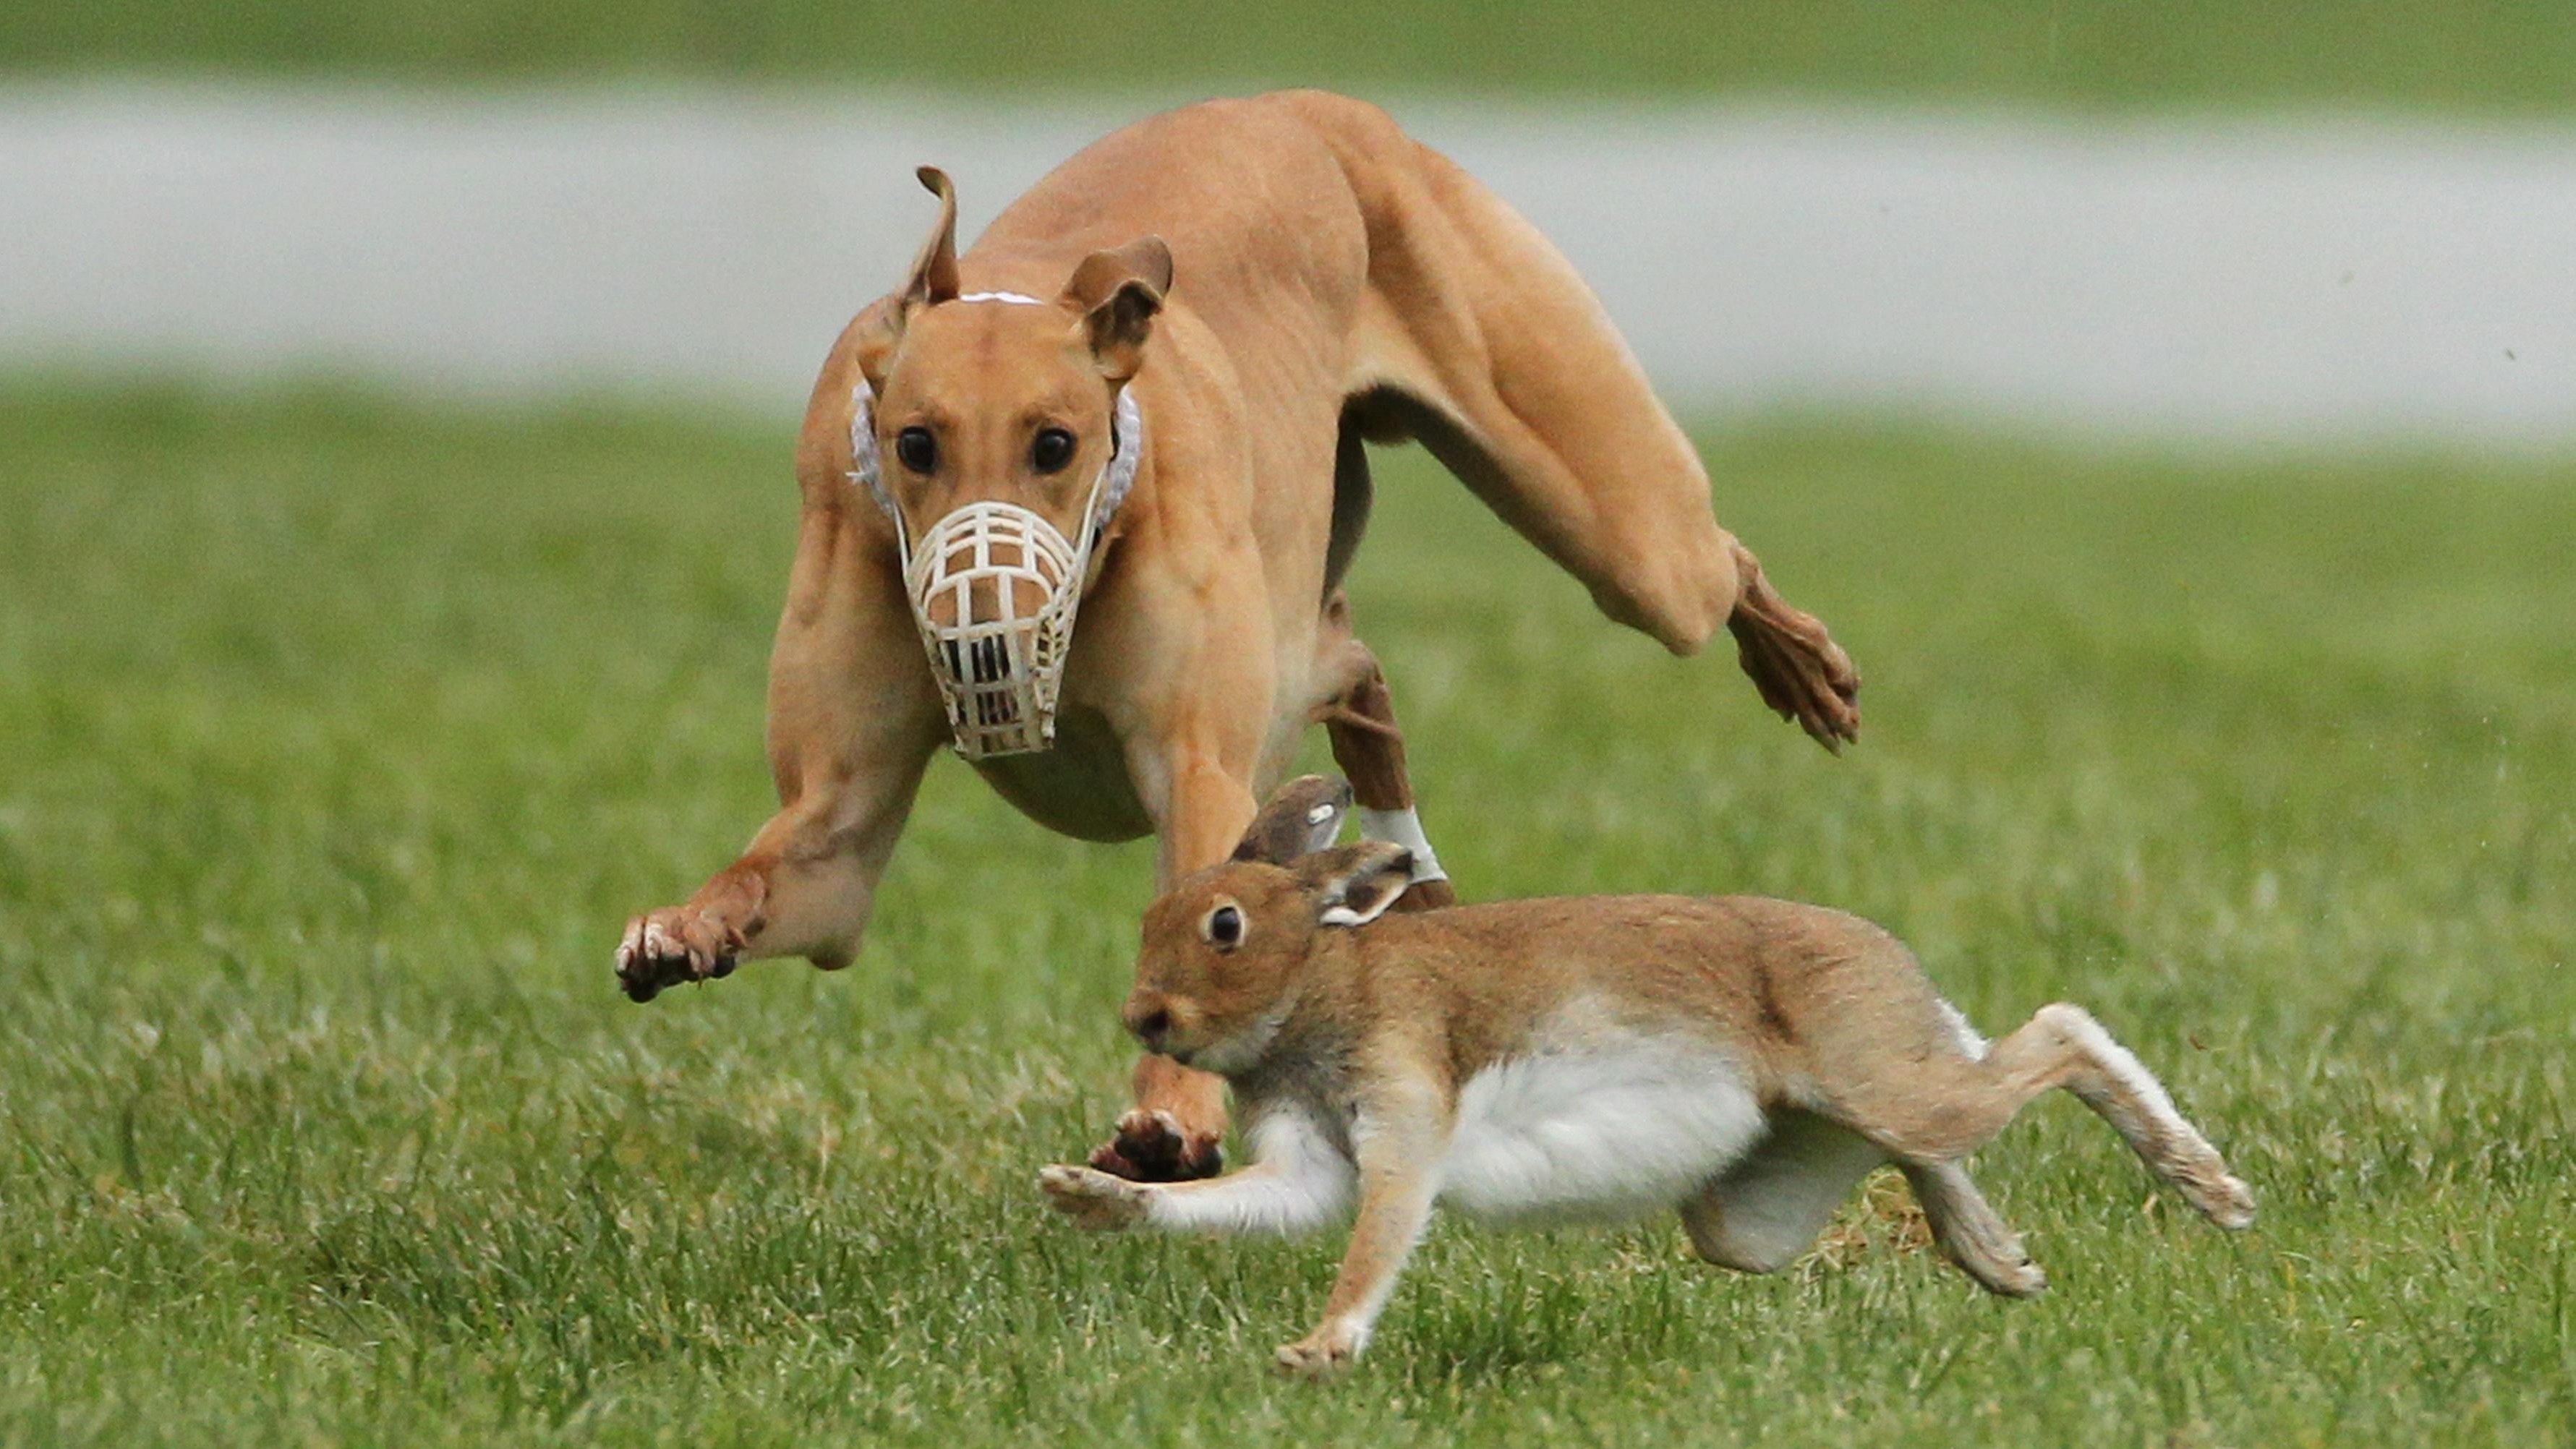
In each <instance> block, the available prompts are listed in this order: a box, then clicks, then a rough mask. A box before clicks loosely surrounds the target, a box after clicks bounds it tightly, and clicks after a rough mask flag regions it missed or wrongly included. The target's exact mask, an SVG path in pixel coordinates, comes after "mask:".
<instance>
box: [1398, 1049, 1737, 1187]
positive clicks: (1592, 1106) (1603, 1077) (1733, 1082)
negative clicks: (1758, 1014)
mask: <svg viewBox="0 0 2576 1449" xmlns="http://www.w3.org/2000/svg"><path fill="white" fill-rule="evenodd" d="M1762 1132H1763V1116H1762V1109H1761V1106H1760V1105H1759V1103H1757V1102H1756V1101H1755V1099H1754V1096H1753V1094H1752V1092H1751V1091H1750V1090H1749V1089H1748V1088H1747V1086H1746V1082H1745V1076H1744V1073H1743V1071H1742V1069H1741V1068H1740V1067H1739V1066H1738V1065H1737V1063H1736V1062H1735V1060H1734V1059H1733V1058H1732V1057H1730V1056H1729V1055H1728V1054H1726V1053H1725V1052H1722V1051H1719V1050H1716V1049H1714V1048H1711V1047H1709V1046H1707V1045H1705V1044H1703V1043H1697V1042H1691V1041H1686V1040H1675V1039H1670V1038H1651V1037H1623V1038H1615V1039H1613V1040H1610V1041H1607V1042H1588V1043H1584V1044H1581V1045H1574V1046H1568V1047H1564V1048H1558V1049H1548V1050H1540V1051H1534V1052H1532V1053H1531V1054H1529V1055H1526V1056H1523V1057H1520V1058H1518V1059H1515V1060H1512V1061H1508V1062H1504V1063H1501V1064H1498V1065H1496V1066H1492V1067H1488V1068H1486V1069H1485V1070H1483V1071H1481V1072H1479V1073H1477V1074H1476V1075H1475V1076H1474V1077H1473V1078H1471V1079H1470V1080H1469V1081H1468V1083H1467V1086H1466V1088H1465V1090H1464V1091H1462V1092H1461V1093H1460V1094H1459V1099H1458V1118H1457V1126H1456V1129H1455V1131H1454V1133H1453V1135H1452V1138H1451V1145H1450V1151H1449V1155H1448V1159H1447V1161H1446V1162H1445V1163H1444V1164H1443V1166H1442V1172H1441V1189H1440V1200H1441V1201H1442V1202H1443V1203H1445V1204H1447V1205H1449V1206H1451V1207H1455V1208H1457V1209H1459V1210H1460V1211H1462V1212H1465V1213H1468V1214H1470V1215H1473V1216H1476V1217H1483V1218H1500V1219H1510V1218H1541V1219H1545V1218H1596V1217H1624V1216H1633V1215H1636V1214H1638V1213H1643V1212H1649V1211H1652V1210H1654V1209H1657V1208H1663V1207H1670V1206H1672V1205H1673V1204H1675V1203H1678V1202H1680V1201H1681V1200H1682V1199H1683V1198H1685V1197H1687V1196H1689V1195H1690V1194H1691V1193H1692V1192H1693V1191H1694V1190H1696V1189H1697V1188H1698V1187H1699V1186H1700V1185H1701V1184H1703V1183H1705V1182H1707V1181H1708V1180H1709V1179H1710V1178H1712V1177H1715V1176H1716V1175H1717V1174H1718V1173H1719V1172H1721V1171H1723V1170H1724V1169H1725V1168H1726V1166H1727V1165H1728V1164H1729V1163H1731V1162H1733V1161H1735V1159H1736V1158H1738V1157H1740V1156H1742V1155H1743V1153H1744V1151H1745V1150H1746V1149H1747V1148H1748V1147H1750V1146H1752V1144H1753V1143H1754V1142H1755V1141H1756V1140H1757V1139H1758V1138H1760V1137H1761V1135H1762Z"/></svg>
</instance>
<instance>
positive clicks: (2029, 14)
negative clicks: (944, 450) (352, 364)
mask: <svg viewBox="0 0 2576 1449" xmlns="http://www.w3.org/2000/svg"><path fill="white" fill-rule="evenodd" d="M67 68H68V69H98V68H110V69H125V68H132V69H143V70H156V71H167V70H177V71H182V72H191V73H203V72H217V73H226V72H229V73H252V74H286V75H303V76H322V77H347V76H352V75H356V76H366V77H373V78H379V79H384V78H393V79H402V80H412V81H423V80H437V81H454V80H495V79H499V80H531V79H548V78H559V77H566V76H585V77H629V78H633V77H664V78H667V77H721V78H727V79H753V80H780V81H793V82H799V83H806V84H822V85H837V84H847V83H851V82H860V81H865V82H874V83H877V84H887V83H893V84H899V85H941V86H994V87H1002V88H1007V89H1010V90H1013V91H1021V90H1026V89H1028V88H1030V87H1036V88H1040V89H1052V90H1076V91H1080V90H1088V89H1093V88H1098V87H1109V88H1112V89H1118V90H1128V91H1142V92H1145V93H1148V94H1151V95H1155V96H1165V97H1190V96H1195V95H1198V94H1202V93H1205V92H1207V91H1210V90H1219V91H1223V90H1241V89H1258V88H1264V87H1269V86H1276V85H1291V84H1295V85H1330V86H1337V87H1342V88H1346V89H1354V90H1357V91H1360V92H1362V93H1365V94H1371V95H1379V96H1383V95H1386V94H1390V93H1400V94H1404V95H1418V94H1421V93H1423V92H1425V91H1431V92H1439V91H1449V90H1460V89H1471V90H1481V91H1490V90H1495V89H1501V90H1505V91H1509V92H1513V93H1516V94H1521V95H1527V96H1534V97H1541V98H1558V99H1564V98H1574V99H1581V98H1587V97H1594V96H1604V95H1607V96H1666V97H1691V96H1712V95H1737V94H1742V93H1744V92H1747V91H1752V92H1766V91H1781V90H1793V91H1802V92H1816V93H1823V94H1828V95H1836V96H1857V97H1869V98H1885V97H1897V98H1909V99H1915V100H1930V101H1946V102H1962V101H1964V102H1970V103H1975V104H1991V103H1997V102H2003V103H2011V102H2040V103H2045V104H2050V105H2059V106H2074V107H2084V108H2091V107H2104V106H2108V107H2123V108H2125V107H2136V106H2184V107H2198V108H2218V109H2231V110H2232V109H2237V108H2242V107H2246V106H2259V105H2264V104H2270V103H2280V102H2290V103H2297V104H2317V105H2325V106H2339V107H2350V106H2361V107H2403V108H2432V109H2455V108H2456V109H2466V110H2470V111H2476V112H2507V113H2510V112H2552V113H2562V114H2563V113H2565V112H2566V111H2568V110H2570V109H2571V108H2576V9H2571V8H2570V7H2568V6H2567V5H2565V4H2562V3H2558V0H2490V3H2481V4H2474V5H2462V4H2457V3H2453V0H2368V3H2364V4H2356V3H2353V0H2267V3H2247V0H1941V3H1927V0H1912V3H1906V4H1889V3H1886V0H1728V3H1724V4H1699V3H1691V0H1620V3H1615V4H1609V5H1603V4H1599V3H1577V0H1510V3H1505V4H1477V5H1457V4H1448V3H1444V0H1309V3H1301V4H1288V5H1281V4H1273V3H1267V0H1200V3H1196V4H1190V5H1166V6H1139V5H1136V4H1133V3H1130V0H949V3H945V4H939V5H895V4H848V3H842V0H558V3H552V4H544V5H529V4H525V3H521V0H437V3H426V0H234V3H228V4H224V5H215V6H209V5H194V4H187V3H182V0H20V3H15V4H12V5H9V6H6V7H0V74H5V73H7V72H10V71H18V72H22V73H24V72H46V71H54V70H61V69H67Z"/></svg>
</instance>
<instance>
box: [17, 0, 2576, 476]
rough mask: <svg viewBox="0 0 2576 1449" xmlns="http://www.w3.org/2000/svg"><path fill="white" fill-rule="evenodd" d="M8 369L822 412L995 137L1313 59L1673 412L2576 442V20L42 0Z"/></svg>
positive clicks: (1020, 167)
mask: <svg viewBox="0 0 2576 1449" xmlns="http://www.w3.org/2000/svg"><path fill="white" fill-rule="evenodd" d="M0 72H5V80H0V198H5V199H6V201H5V208H0V367H5V368H12V369H18V370H27V369H47V368H53V369H61V368H72V369H80V370H102V369H103V370H133V369H141V370H149V371H155V372H159V373H163V374H165V375H166V374H170V373H177V374H182V375H188V376H201V377H206V378H215V379H224V380H238V379H242V378H276V377H293V376H304V377H315V376H327V377H330V378H334V379H341V380H350V379H358V380H364V381H366V382H369V383H372V384H376V385H382V386H386V387H391V388H394V389H397V390H400V391H404V392H406V393H412V392H418V391H421V390H429V391H433V392H436V393H439V394H467V395H474V394H480V395H486V396H491V395H499V396H505V397H522V396H527V395H531V394H535V395H544V394H548V393H557V392H563V391H573V390H595V389H599V388H611V389H637V390H643V391H647V392H660V393H664V394H669V395H678V396H687V397H692V398H698V399H717V400H722V401H724V402H726V403H728V404H732V405H739V406H745V407H750V408H755V409H759V410H761V411H764V412H767V413H769V414H772V415H787V414H790V413H792V412H793V411H795V410H796V409H797V408H799V407H800V406H801V404H802V399H803V394H804V387H805V385H806V383H807V382H808V381H809V380H810V375H811V368H812V366H813V364H814V361H815V359H816V358H818V357H819V356H820V355H821V352H822V349H823V348H824V346H825V345H826V344H827V343H828V341H829V340H830V338H831V336H832V335H833V333H834V331H835V330H836V329H837V327H838V324H839V322H840V321H841V320H842V319H843V318H845V317H847V316H848V315H849V313H851V312H852V311H854V310H855V309H856V308H857V307H858V306H859V305H861V304H862V303H864V302H865V301H866V300H867V299H869V298H870V297H872V296H874V295H876V294H877V293H878V292H880V291H882V290H884V289H885V288H887V287H888V286H890V285H891V284H892V281H893V280H894V277H895V272H896V269H897V268H898V267H900V266H901V265H902V261H903V259H904V258H905V257H906V256H908V254H909V251H910V248H911V247H912V246H913V245H914V244H915V242H916V240H917V237H918V235H919V233H920V231H921V229H922V227H923V225H924V220H925V217H926V216H927V214H928V212H927V206H926V200H925V198H923V197H922V196H920V195H919V194H918V192H917V191H916V189H915V188H914V186H913V184H912V182H911V179H910V173H911V170H912V168H913V167H914V166H915V165H916V164H919V163H922V162H935V163H938V164H940V165H943V166H945V167H947V168H948V169H949V170H950V171H951V172H952V173H953V174H955V175H956V176H957V177H958V179H959V183H960V186H961V189H962V192H963V197H964V202H965V210H966V221H967V223H968V225H969V227H970V228H971V227H973V226H975V225H979V224H980V223H981V222H982V221H983V220H984V219H985V218H988V217H989V216H990V215H991V214H992V213H993V212H994V211H995V210H997V209H998V208H999V207H1000V205H1001V204H1003V203H1004V202H1005V201H1006V200H1007V199H1009V198H1010V197H1011V196H1013V195H1014V194H1016V193H1017V192H1018V191H1019V190H1020V189H1021V188H1022V187H1024V186H1025V185H1027V184H1028V182H1030V181H1031V180H1033V179H1034V178H1035V177H1036V176H1038V175H1039V174H1041V173H1042V172H1043V171H1044V170H1046V169H1047V168H1048V167H1050V166H1051V165H1053V164H1054V163H1055V162H1056V161H1058V160H1060V159H1062V158H1063V157H1064V156H1065V155H1067V154H1068V153H1070V152H1071V151H1072V150H1073V149H1075V148H1076V147H1078V146H1079V145H1080V144H1081V143H1082V142H1083V141H1085V140H1087V139H1089V138H1090V137H1092V136H1095V135H1097V134H1099V133H1100V132H1102V131H1103V130H1106V129H1108V128H1110V127H1112V126H1114V125H1116V124H1117V123H1119V122H1120V121H1122V120H1125V119H1128V118H1132V117H1133V116H1135V115H1138V114H1141V113H1143V112H1145V111H1148V110H1151V109H1156V108H1159V107H1161V106H1163V105H1167V104H1171V103H1176V102H1180V101H1185V100H1188V99H1192V98H1196V97H1200V96H1204V95H1209V94H1221V93H1238V92H1245V91H1250V90H1257V89H1262V88H1268V87H1272V86H1279V85H1320V86H1327V87H1334V88H1339V89H1343V90H1347V91H1351V92H1353V93H1356V94H1359V95H1362V96H1365V97H1368V98H1370V99H1373V100H1377V101H1380V102H1382V103H1384V104H1386V105H1388V106H1389V107H1390V108H1391V109H1393V110H1394V112H1395V113H1396V115H1397V116H1398V118H1399V119H1400V120H1402V121H1403V122H1405V123H1406V124H1407V125H1408V126H1410V127H1411V128H1413V129H1414V130H1415V131H1416V133H1417V134H1419V135H1421V136H1423V137H1424V138H1426V139H1427V140H1429V141H1431V142H1432V143H1433V144H1435V145H1438V146H1440V147H1442V148H1444V149H1446V150H1447V151H1449V152H1450V153H1452V154H1453V155H1454V156H1456V157H1457V158H1458V159H1459V160H1461V161H1462V162H1463V163H1464V164H1466V165H1467V166H1468V167H1469V168H1470V169H1471V170H1473V171H1475V172H1477V173H1478V174H1479V175H1481V176H1483V177H1484V178H1485V179H1486V180H1487V181H1488V182H1489V183H1491V184H1492V185H1494V186H1495V187H1497V188H1498V189H1499V190H1500V191H1501V192H1502V193H1503V194H1504V195H1505V196H1506V197H1507V198H1509V199H1510V200H1511V201H1513V202H1514V203H1515V204H1516V205H1518V206H1519V207H1521V208H1522V209H1523V210H1524V211H1525V212H1527V213H1528V214H1529V215H1530V216H1531V217H1532V218H1533V219H1534V220H1535V221H1536V222H1537V223H1538V224H1539V225H1540V227H1541V228H1542V229H1543V230H1545V231H1546V232H1547V233H1548V234H1549V235H1551V236H1552V237H1554V238H1556V239H1557V241H1558V243H1559V244H1560V245H1561V246H1562V247H1564V248H1565V249H1566V250H1567V251H1568V252H1569V253H1570V254H1571V255H1572V257H1573V258H1574V260H1575V262H1576V263H1577V265H1578V266H1579V267H1580V268H1581V269H1582V270H1583V272H1584V273H1585V275H1586V276H1587V277H1589V278H1590V279H1591V280H1592V281H1593V283H1594V285H1595V286H1596V287H1597V288H1598V289H1599V290H1600V292H1601V293H1602V295H1603V298H1604V300H1605V301H1606V303H1607V304H1608V306H1609V308H1610V310H1611V313H1612V314H1613V316H1614V317H1615V318H1617V320H1618V321H1619V322H1620V324H1621V325H1622V327H1623V328H1624V329H1625V330H1626V331H1627V333H1628V335H1629V336H1630V338H1631V339H1632V341H1633V342H1634V343H1635V345H1636V346H1637V348H1638V350H1639V352H1640V354H1641V356H1642V357H1643V358H1644V360H1645V362H1646V364H1647V366H1648V368H1649V370H1650V371H1651V372H1653V374H1654V375H1655V376H1656V378H1657V379H1658V381H1659V382H1660V383H1661V384H1662V385H1663V387H1664V388H1665V389H1666V391H1667V395H1668V396H1669V397H1671V399H1672V400H1673V401H1674V403H1675V405H1676V407H1677V408H1678V409H1679V410H1681V411H1683V412H1685V413H1689V414H1692V415H1694V416H1696V417H1701V418H1707V417H1712V416H1717V415H1723V414H1727V413H1741V412H1751V411H1758V410H1762V409H1768V408H1776V407H1780V406H1783V405H1788V406H1799V407H1827V408H1842V407H1847V406H1862V407H1867V408H1872V409H1887V408H1895V409H1906V410H1918V411H1928V412H1933V413H1937V414H1942V415H1950V416H1961V415H1965V416H1988V417H1993V418H2000V419H2004V420H2008V421H2010V422H2013V423H2016V424H2037V425H2040V426H2048V427H2072V428H2075V429H2079V430H2093V431H2101V430H2115V431H2117V432H2120V433H2125V434H2133V435H2145V436H2149V437H2163V438H2184V439H2219V440H2226V441H2233V442H2237V443H2247V442H2254V443H2259V442H2263V441H2266V440H2283V439H2287V440H2295V441H2298V442H2300V443H2302V444H2304V445H2320V444H2322V445H2328V446H2354V445H2361V446H2371V445H2375V444H2379V443H2385V442H2387V441H2390V440H2391V439H2406V438H2414V439H2423V438H2427V437H2430V438H2435V439H2444V438H2447V439H2455V440H2465V441H2469V442H2474V443H2478V444H2493V445H2506V446H2513V447H2520V448H2527V447H2531V446H2534V445H2542V446H2546V445H2550V444H2552V443H2554V442H2555V441H2557V440H2559V439H2562V438H2565V437H2568V436H2570V435H2576V286H2571V285H2569V281H2570V278H2569V273H2568V264H2569V259H2570V258H2571V257H2576V144H2571V139H2570V137H2571V134H2576V133H2571V132H2570V131H2569V129H2568V128H2567V126H2566V124H2565V120H2566V114H2567V108H2568V107H2569V105H2570V104H2571V102H2576V11H2571V10H2570V9H2569V8H2568V7H2566V6H2562V5H2551V4H2540V3H2527V4H2518V3H2504V4H2494V5H2481V6H2468V7H2463V6H2457V5H2451V4H2445V3H2441V0H2372V3H2367V4H2350V3H2324V0H2315V3H2309V0H2298V3H2285V4H2264V5H2245V4H2222V3H2193V4H2165V3H2134V0H1976V3H1961V4H1942V5H1930V4H1925V5H1877V4H1866V3H1859V0H1842V3H1825V4H1812V3H1778V0H1753V3H1731V4H1713V5H1699V4H1669V3H1653V0H1649V3H1640V4H1610V5H1603V4H1570V3H1540V4H1507V5H1491V6H1488V5H1478V6H1451V5H1446V4H1441V3H1436V0H1396V3H1391V4H1356V3H1338V0H1336V3H1325V4H1302V5H1301V4H1248V3H1234V0H1226V3H1216V4H1201V5H1172V6H1122V5H1111V4H1101V3H1084V0H974V3H960V4H944V5H936V6H916V5H881V4H825V3H817V0H751V3H744V4H721V5H719V4H707V3H682V0H641V3H617V4H612V3H608V0H562V3H553V4H536V5H532V4H524V3H504V0H470V3H442V4H425V3H398V0H362V3H321V0H239V3H232V4H227V5H223V6H204V7H200V6H183V5H175V4H166V3H152V0H104V3H82V4H70V3H62V0H30V3H23V4H18V5H14V6H11V7H9V8H8V11H7V13H6V14H5V15H0Z"/></svg>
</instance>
